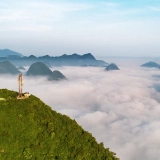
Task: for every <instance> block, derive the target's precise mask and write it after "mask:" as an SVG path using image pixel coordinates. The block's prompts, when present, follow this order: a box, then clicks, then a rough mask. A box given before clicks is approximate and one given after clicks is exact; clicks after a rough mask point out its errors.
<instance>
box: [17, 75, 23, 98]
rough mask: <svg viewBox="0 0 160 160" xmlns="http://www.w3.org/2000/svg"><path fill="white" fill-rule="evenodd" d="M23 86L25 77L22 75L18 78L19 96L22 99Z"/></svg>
mask: <svg viewBox="0 0 160 160" xmlns="http://www.w3.org/2000/svg"><path fill="white" fill-rule="evenodd" d="M22 86H23V76H22V74H19V76H18V87H19V88H18V89H19V95H18V97H22Z"/></svg>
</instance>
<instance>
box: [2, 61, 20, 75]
mask: <svg viewBox="0 0 160 160" xmlns="http://www.w3.org/2000/svg"><path fill="white" fill-rule="evenodd" d="M18 73H20V71H19V70H18V69H17V68H16V67H15V66H14V65H13V64H11V63H10V62H8V61H4V62H0V74H18Z"/></svg>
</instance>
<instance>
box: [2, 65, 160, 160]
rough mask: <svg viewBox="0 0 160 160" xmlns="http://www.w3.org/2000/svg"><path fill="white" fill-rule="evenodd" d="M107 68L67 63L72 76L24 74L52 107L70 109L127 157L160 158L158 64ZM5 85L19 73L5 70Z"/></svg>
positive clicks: (26, 86)
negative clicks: (59, 78)
mask: <svg viewBox="0 0 160 160" xmlns="http://www.w3.org/2000/svg"><path fill="white" fill-rule="evenodd" d="M119 67H120V69H121V70H120V71H113V72H112V71H110V72H105V71H104V68H96V67H62V68H53V69H58V70H60V71H61V72H62V73H63V74H64V75H65V76H66V77H67V78H68V80H67V81H61V82H47V81H46V80H45V78H36V79H33V78H27V77H24V91H29V92H30V93H31V94H34V95H36V96H37V97H39V98H41V99H42V100H43V101H44V102H45V103H46V104H48V105H50V106H51V107H52V108H53V110H56V111H58V112H60V113H62V114H66V115H69V116H70V117H71V118H72V119H75V120H76V121H77V122H78V123H79V124H80V125H81V126H82V127H83V128H84V129H85V130H87V131H89V132H91V133H92V135H93V136H94V137H96V139H97V141H98V142H104V145H105V147H108V148H110V149H111V150H112V151H114V152H116V153H117V156H118V157H119V158H120V159H123V160H140V159H145V160H151V159H152V160H153V159H160V155H159V150H160V142H159V137H160V116H159V115H160V104H159V103H160V100H159V97H160V93H159V92H158V91H157V90H156V89H155V88H154V87H153V86H154V85H155V84H156V85H157V86H159V85H160V82H159V78H157V77H153V75H160V71H159V70H158V69H144V68H140V67H134V68H133V67H132V68H130V67H126V66H125V67H124V66H119ZM0 82H1V83H0V88H8V89H12V90H17V88H18V83H17V77H12V79H11V78H9V77H8V76H5V77H4V76H0Z"/></svg>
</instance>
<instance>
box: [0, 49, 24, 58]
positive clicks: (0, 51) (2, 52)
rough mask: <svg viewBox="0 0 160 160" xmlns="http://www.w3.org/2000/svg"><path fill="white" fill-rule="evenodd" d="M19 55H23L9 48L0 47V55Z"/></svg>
mask: <svg viewBox="0 0 160 160" xmlns="http://www.w3.org/2000/svg"><path fill="white" fill-rule="evenodd" d="M11 55H12V56H20V57H23V55H22V54H20V53H17V52H14V51H11V50H9V49H0V57H7V56H11Z"/></svg>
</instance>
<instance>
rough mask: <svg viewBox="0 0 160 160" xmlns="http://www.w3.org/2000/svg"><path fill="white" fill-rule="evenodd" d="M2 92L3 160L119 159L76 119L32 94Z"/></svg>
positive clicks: (0, 154) (0, 144) (0, 150)
mask: <svg viewBox="0 0 160 160" xmlns="http://www.w3.org/2000/svg"><path fill="white" fill-rule="evenodd" d="M16 96H17V92H14V91H9V90H7V89H0V159H1V160H22V159H23V160H27V159H28V160H118V158H116V157H115V156H114V153H113V152H111V151H109V149H106V148H104V146H103V143H100V144H98V143H97V142H96V140H95V138H94V137H93V136H92V135H91V134H90V133H88V132H86V131H84V130H83V128H82V127H80V126H79V125H78V124H77V123H76V121H75V120H71V119H70V118H69V117H68V116H65V115H61V114H59V113H57V112H55V111H53V110H52V109H51V108H50V107H49V106H47V105H46V104H44V103H43V102H42V101H41V100H40V99H38V98H36V97H35V96H33V95H31V96H30V98H28V99H23V100H17V99H16Z"/></svg>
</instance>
